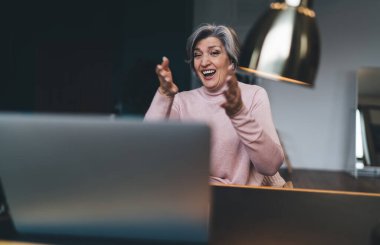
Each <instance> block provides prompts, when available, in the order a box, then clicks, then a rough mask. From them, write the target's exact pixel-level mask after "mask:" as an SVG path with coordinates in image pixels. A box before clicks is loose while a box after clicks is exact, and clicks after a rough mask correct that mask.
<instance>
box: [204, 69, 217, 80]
mask: <svg viewBox="0 0 380 245" xmlns="http://www.w3.org/2000/svg"><path fill="white" fill-rule="evenodd" d="M215 73H216V70H203V71H202V74H203V76H204V77H205V78H206V79H211V78H212V77H213V76H214V75H215Z"/></svg>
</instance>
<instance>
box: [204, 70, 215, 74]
mask: <svg viewBox="0 0 380 245" xmlns="http://www.w3.org/2000/svg"><path fill="white" fill-rule="evenodd" d="M214 72H215V71H214V70H206V71H202V73H203V75H209V74H212V73H214Z"/></svg>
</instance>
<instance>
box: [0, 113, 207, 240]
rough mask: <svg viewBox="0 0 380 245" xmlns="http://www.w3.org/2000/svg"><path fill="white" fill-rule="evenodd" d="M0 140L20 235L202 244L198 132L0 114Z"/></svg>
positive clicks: (202, 136) (203, 173)
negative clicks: (140, 239) (193, 242)
mask: <svg viewBox="0 0 380 245" xmlns="http://www.w3.org/2000/svg"><path fill="white" fill-rule="evenodd" d="M0 135H1V137H0V177H1V180H2V183H3V188H4V191H5V196H6V198H7V201H8V205H9V208H10V215H11V217H12V220H13V222H14V224H15V227H16V230H17V231H18V232H19V233H21V234H24V233H25V234H49V235H72V236H86V237H105V238H107V237H110V238H128V239H129V238H132V239H135V238H142V239H153V240H178V241H207V239H208V222H209V220H208V219H209V205H210V188H209V185H208V174H209V151H210V149H209V144H210V142H209V141H210V140H209V138H210V131H209V128H208V127H207V126H206V125H203V124H195V123H192V124H190V123H188V124H185V123H179V122H178V123H175V122H142V121H140V120H136V119H113V120H111V119H110V118H105V117H90V116H67V115H66V116H62V115H61V116H59V115H0Z"/></svg>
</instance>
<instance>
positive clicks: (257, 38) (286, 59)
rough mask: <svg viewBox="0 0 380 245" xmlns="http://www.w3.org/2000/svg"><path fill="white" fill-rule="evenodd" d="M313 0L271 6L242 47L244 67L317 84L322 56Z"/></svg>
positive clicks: (260, 74) (267, 75) (265, 74)
mask: <svg viewBox="0 0 380 245" xmlns="http://www.w3.org/2000/svg"><path fill="white" fill-rule="evenodd" d="M311 6H312V1H311V0H285V1H279V2H274V3H272V4H271V5H270V8H269V9H268V11H266V12H265V13H264V14H263V15H262V16H261V18H259V20H258V22H257V23H256V24H255V25H254V26H253V27H252V28H251V30H250V31H249V33H248V35H247V38H246V40H245V42H244V44H243V46H242V52H241V57H240V67H239V68H240V69H241V70H243V71H244V72H250V73H254V74H255V75H257V76H258V77H265V78H269V79H271V80H279V81H286V82H291V83H296V84H301V85H307V86H313V85H314V80H315V77H316V73H317V70H318V64H319V56H320V40H319V32H318V28H317V24H316V20H315V12H314V11H313V10H312V9H311Z"/></svg>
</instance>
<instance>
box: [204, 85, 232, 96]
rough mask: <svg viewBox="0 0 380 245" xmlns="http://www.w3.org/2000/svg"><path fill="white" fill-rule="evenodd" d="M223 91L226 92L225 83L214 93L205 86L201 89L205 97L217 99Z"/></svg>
mask: <svg viewBox="0 0 380 245" xmlns="http://www.w3.org/2000/svg"><path fill="white" fill-rule="evenodd" d="M225 90H227V83H226V84H224V85H223V87H221V88H220V89H218V90H216V91H210V90H208V89H207V88H206V87H205V86H202V87H201V91H202V93H204V94H205V95H207V96H210V97H219V96H220V95H223V92H224V91H225Z"/></svg>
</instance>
